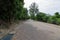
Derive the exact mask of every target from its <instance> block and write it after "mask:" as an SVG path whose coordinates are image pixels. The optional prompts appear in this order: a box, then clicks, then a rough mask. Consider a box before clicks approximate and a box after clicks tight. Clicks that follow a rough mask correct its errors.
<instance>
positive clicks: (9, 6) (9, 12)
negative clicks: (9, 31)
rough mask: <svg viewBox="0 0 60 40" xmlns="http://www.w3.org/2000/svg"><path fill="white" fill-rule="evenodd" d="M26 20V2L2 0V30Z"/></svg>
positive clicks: (0, 22)
mask: <svg viewBox="0 0 60 40" xmlns="http://www.w3.org/2000/svg"><path fill="white" fill-rule="evenodd" d="M26 19H28V10H27V8H24V0H0V28H6V27H7V28H8V26H9V25H10V24H12V22H15V21H17V20H26ZM2 25H3V26H2ZM1 26H2V27H1Z"/></svg>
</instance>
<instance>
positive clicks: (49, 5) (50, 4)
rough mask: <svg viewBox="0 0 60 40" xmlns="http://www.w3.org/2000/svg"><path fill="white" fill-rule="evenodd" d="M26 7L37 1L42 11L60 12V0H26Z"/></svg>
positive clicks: (49, 12)
mask: <svg viewBox="0 0 60 40" xmlns="http://www.w3.org/2000/svg"><path fill="white" fill-rule="evenodd" d="M24 2H25V5H24V7H26V8H28V9H29V6H30V5H31V4H32V3H33V2H36V3H37V4H38V6H39V11H40V12H45V13H48V14H51V15H53V14H54V13H55V12H60V0H24Z"/></svg>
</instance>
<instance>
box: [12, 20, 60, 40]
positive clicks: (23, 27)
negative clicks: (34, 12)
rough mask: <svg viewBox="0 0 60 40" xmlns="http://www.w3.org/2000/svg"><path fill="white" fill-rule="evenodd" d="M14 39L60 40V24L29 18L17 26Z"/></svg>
mask: <svg viewBox="0 0 60 40" xmlns="http://www.w3.org/2000/svg"><path fill="white" fill-rule="evenodd" d="M15 30H16V33H15V35H14V37H13V38H12V40H60V26H57V25H53V24H48V23H43V22H38V21H33V20H27V21H25V22H23V23H22V24H20V25H18V26H17V27H16V29H15Z"/></svg>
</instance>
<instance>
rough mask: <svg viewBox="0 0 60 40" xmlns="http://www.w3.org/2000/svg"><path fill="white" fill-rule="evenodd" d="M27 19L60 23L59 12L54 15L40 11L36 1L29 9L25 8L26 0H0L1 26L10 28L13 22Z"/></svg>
mask: <svg viewBox="0 0 60 40" xmlns="http://www.w3.org/2000/svg"><path fill="white" fill-rule="evenodd" d="M27 19H33V20H37V21H43V22H47V23H52V24H57V25H60V14H59V12H56V13H55V14H54V15H53V16H52V15H49V14H46V13H44V12H39V9H38V5H37V4H36V3H32V4H31V6H30V9H29V10H27V8H24V0H0V28H8V26H9V25H10V24H12V22H13V23H15V22H16V21H19V20H27Z"/></svg>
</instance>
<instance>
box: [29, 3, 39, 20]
mask: <svg viewBox="0 0 60 40" xmlns="http://www.w3.org/2000/svg"><path fill="white" fill-rule="evenodd" d="M38 12H39V10H38V5H37V4H36V3H32V4H31V6H30V9H29V13H30V16H31V18H32V19H34V17H35V15H36V14H37V13H38Z"/></svg>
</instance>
